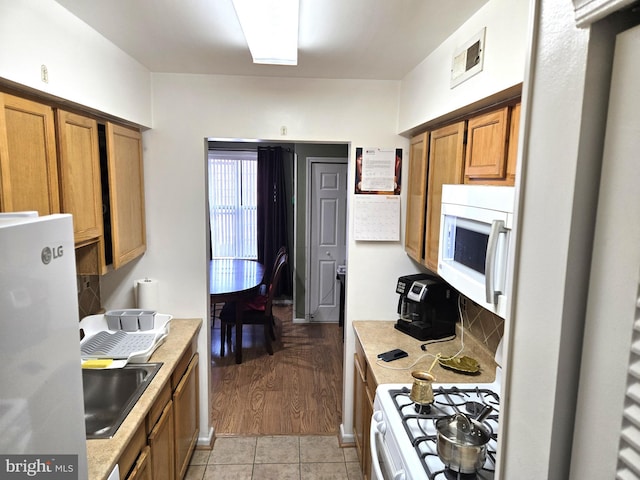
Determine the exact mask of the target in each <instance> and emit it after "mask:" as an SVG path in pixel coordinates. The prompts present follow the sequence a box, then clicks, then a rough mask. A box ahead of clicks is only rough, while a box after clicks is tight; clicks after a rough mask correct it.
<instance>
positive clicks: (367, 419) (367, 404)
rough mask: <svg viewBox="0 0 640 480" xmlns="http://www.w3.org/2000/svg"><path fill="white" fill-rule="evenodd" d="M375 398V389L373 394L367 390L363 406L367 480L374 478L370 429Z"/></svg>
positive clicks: (364, 469) (363, 470)
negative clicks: (372, 474)
mask: <svg viewBox="0 0 640 480" xmlns="http://www.w3.org/2000/svg"><path fill="white" fill-rule="evenodd" d="M374 397H375V389H374V393H373V394H372V393H371V389H367V390H366V391H365V398H364V406H363V409H362V411H363V414H364V428H365V433H366V434H365V438H366V441H365V442H364V444H365V449H364V455H363V461H364V465H363V466H362V473H363V476H364V478H365V479H367V480H368V479H370V478H372V476H371V445H370V442H371V440H370V436H369V429H370V428H371V416H372V415H373V401H374Z"/></svg>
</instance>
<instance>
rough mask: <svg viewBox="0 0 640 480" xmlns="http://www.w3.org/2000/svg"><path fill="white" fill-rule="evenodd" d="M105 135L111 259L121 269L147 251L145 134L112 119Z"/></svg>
mask: <svg viewBox="0 0 640 480" xmlns="http://www.w3.org/2000/svg"><path fill="white" fill-rule="evenodd" d="M105 135H106V143H107V152H106V163H107V171H108V188H109V193H108V196H109V212H110V217H111V218H110V229H111V244H112V258H111V260H112V262H113V268H118V267H120V266H122V265H124V264H125V263H127V262H129V261H131V260H133V259H134V258H137V257H139V256H140V255H142V254H143V253H144V252H145V250H146V230H145V210H144V172H143V165H142V136H141V135H140V131H139V130H137V129H133V128H128V127H123V126H120V125H115V124H113V123H110V122H108V123H107V124H106V126H105ZM103 175H104V173H103Z"/></svg>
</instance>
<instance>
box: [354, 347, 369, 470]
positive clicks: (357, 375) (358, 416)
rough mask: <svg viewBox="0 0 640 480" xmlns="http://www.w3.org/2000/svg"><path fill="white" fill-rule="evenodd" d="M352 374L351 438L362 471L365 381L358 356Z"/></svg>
mask: <svg viewBox="0 0 640 480" xmlns="http://www.w3.org/2000/svg"><path fill="white" fill-rule="evenodd" d="M353 364H354V369H355V370H354V374H353V437H354V439H355V442H356V452H357V453H358V459H359V460H360V468H361V469H362V470H364V447H365V436H366V432H365V431H364V424H365V413H366V412H365V409H364V406H365V399H366V380H365V376H364V372H365V370H364V368H363V366H362V364H361V360H360V358H359V357H358V355H357V354H356V355H354V362H353Z"/></svg>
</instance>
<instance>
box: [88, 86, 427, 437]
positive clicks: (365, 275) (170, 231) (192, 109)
mask: <svg viewBox="0 0 640 480" xmlns="http://www.w3.org/2000/svg"><path fill="white" fill-rule="evenodd" d="M152 79H153V80H152V83H153V109H154V118H153V126H154V128H153V129H152V130H150V131H148V132H146V133H145V135H144V158H145V188H146V208H147V239H148V251H147V253H146V254H145V255H144V256H143V257H142V258H141V259H140V260H139V261H137V262H133V265H130V266H125V267H124V268H123V269H121V270H119V271H116V272H114V273H112V274H109V275H108V276H107V277H105V279H104V280H103V282H102V284H101V288H102V297H103V303H104V306H105V307H106V308H112V307H115V306H120V307H122V306H123V305H129V304H131V303H132V302H133V297H132V295H133V289H132V285H133V281H134V280H135V279H136V278H141V277H144V276H149V277H151V278H155V279H158V280H159V281H160V285H161V288H162V290H161V298H162V303H161V304H160V307H159V308H160V309H161V310H162V311H165V312H168V313H172V314H173V315H174V316H177V317H201V318H207V315H208V306H209V297H208V293H207V271H206V266H207V265H206V262H207V250H206V242H205V240H206V206H205V179H206V177H205V142H204V139H205V138H206V137H218V138H243V139H264V140H286V141H289V142H303V141H314V142H331V143H334V142H350V143H351V150H352V151H351V152H350V155H351V157H352V158H353V157H354V154H355V148H356V147H358V146H383V147H399V148H403V149H405V155H407V154H408V150H407V145H408V141H407V139H405V138H404V137H400V136H398V135H396V134H395V131H396V119H397V102H398V82H393V81H354V80H314V79H293V78H260V77H233V76H207V75H180V74H175V75H174V74H153V76H152ZM282 125H286V126H287V130H288V135H287V136H286V137H281V136H280V127H281V126H282ZM404 173H405V175H406V172H404ZM349 175H350V178H351V180H350V181H349V184H350V185H353V180H352V179H353V166H352V165H350V168H349ZM352 199H353V193H351V195H350V199H349V201H350V202H352ZM348 222H349V232H351V231H352V229H353V225H352V224H353V217H352V215H348ZM402 229H404V224H403V225H402ZM347 256H348V265H349V267H348V268H349V270H348V275H347V287H346V288H347V298H346V326H345V363H344V365H345V367H344V370H345V389H344V394H345V395H344V404H345V409H344V415H343V422H344V429H345V432H346V433H347V434H348V433H350V432H351V425H352V419H351V410H352V409H351V403H352V395H353V392H352V385H353V380H352V375H353V360H352V359H353V353H354V338H353V331H352V328H351V327H350V325H351V322H352V321H353V320H359V319H380V320H384V319H386V320H391V319H395V309H396V305H397V295H396V294H395V282H396V280H397V278H398V276H400V275H402V274H406V273H412V272H415V271H416V267H415V265H413V264H412V263H411V261H410V260H409V259H408V257H407V255H406V254H405V253H404V249H403V247H402V242H391V243H385V244H382V245H381V244H378V243H376V244H368V243H364V244H363V243H361V242H357V243H356V242H354V241H353V240H349V242H348V252H347ZM209 336H210V330H209V329H208V328H207V327H206V326H205V327H204V328H203V330H202V334H201V337H200V340H199V348H200V352H201V353H202V365H201V370H200V371H201V380H202V381H201V386H202V387H204V386H205V385H207V379H208V374H207V365H209V360H208V359H207V355H206V354H205V352H207V353H209V352H210V348H209ZM206 392H207V389H206V388H201V397H202V398H201V400H202V402H201V405H202V409H203V411H202V412H201V414H202V415H205V416H206V415H207V412H206V405H207V402H206ZM205 418H206V417H205Z"/></svg>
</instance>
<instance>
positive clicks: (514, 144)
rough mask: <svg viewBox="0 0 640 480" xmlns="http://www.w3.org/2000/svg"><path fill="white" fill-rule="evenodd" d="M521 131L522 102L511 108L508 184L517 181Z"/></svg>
mask: <svg viewBox="0 0 640 480" xmlns="http://www.w3.org/2000/svg"><path fill="white" fill-rule="evenodd" d="M519 133H520V104H519V103H518V104H516V105H514V106H513V107H512V108H511V113H510V115H509V148H508V152H507V178H506V185H514V184H515V181H516V165H517V164H518V135H519Z"/></svg>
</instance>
